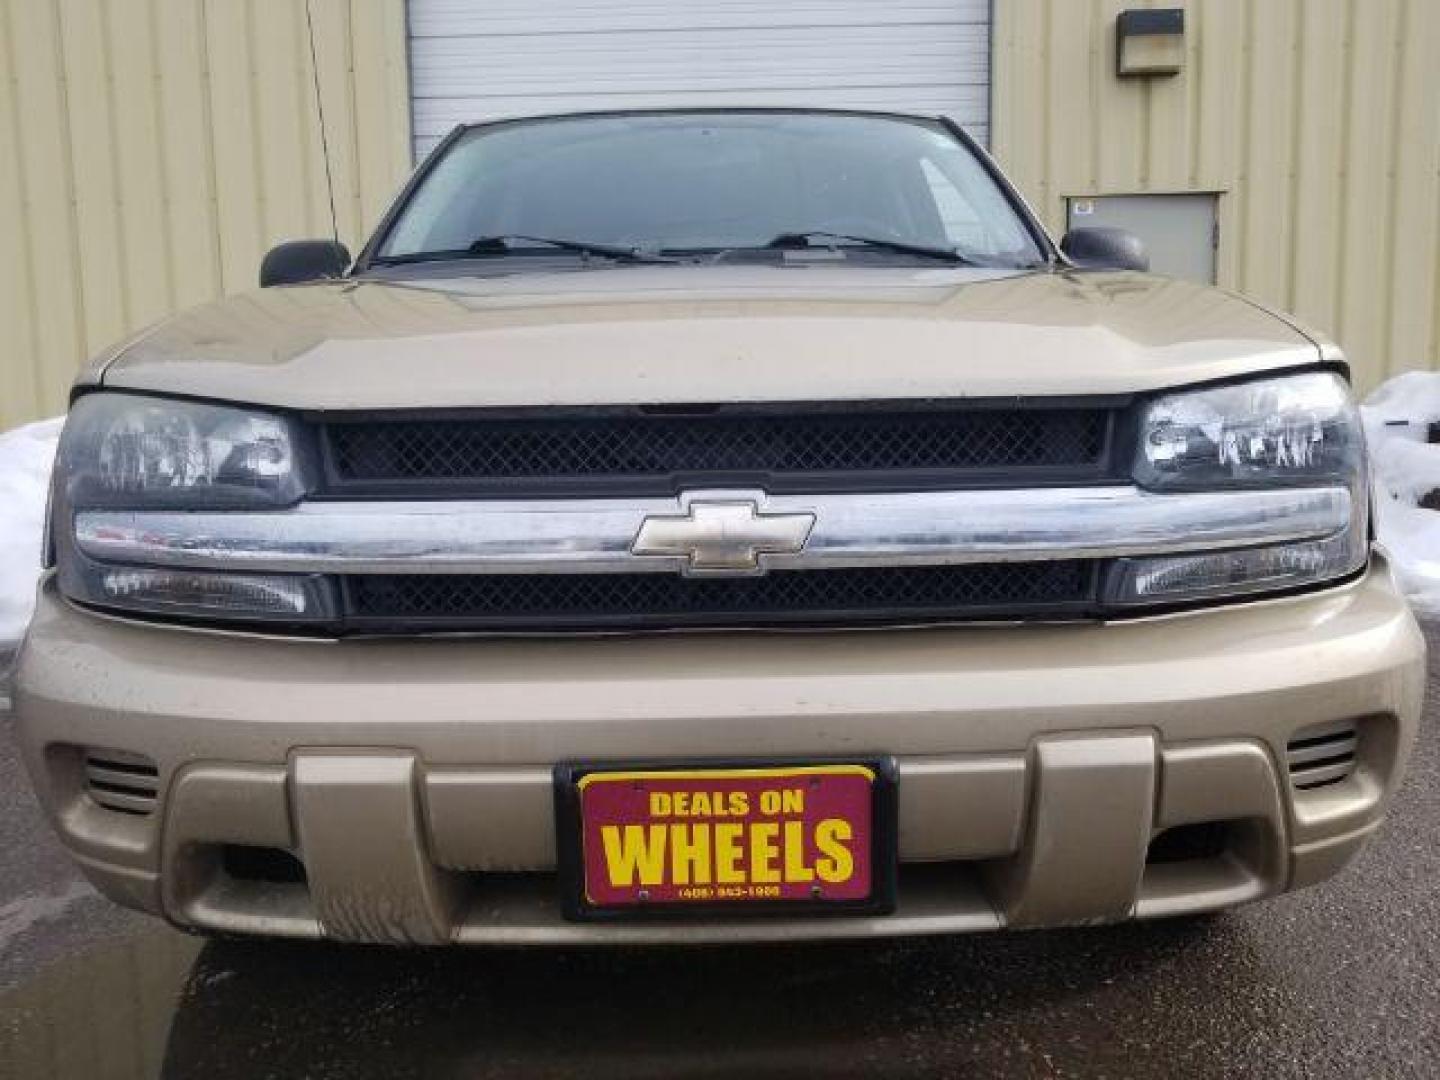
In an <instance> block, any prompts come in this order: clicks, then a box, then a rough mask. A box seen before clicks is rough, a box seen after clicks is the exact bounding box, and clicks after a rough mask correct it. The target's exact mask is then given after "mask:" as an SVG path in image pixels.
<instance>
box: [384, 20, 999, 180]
mask: <svg viewBox="0 0 1440 1080" xmlns="http://www.w3.org/2000/svg"><path fill="white" fill-rule="evenodd" d="M409 12H410V70H411V92H412V94H413V95H414V100H413V105H412V107H413V109H414V119H415V128H414V130H415V151H416V154H417V156H419V155H423V154H425V153H426V152H427V151H429V149H430V148H431V147H432V146H434V145H435V143H436V142H437V141H438V140H439V139H440V138H441V137H442V136H443V135H444V134H445V133H446V132H447V131H449V130H450V128H452V127H453V126H454V125H455V124H457V123H460V122H462V121H471V120H488V119H493V118H496V117H503V116H523V115H526V114H530V113H553V112H571V111H575V110H581V109H625V108H647V107H654V106H669V105H805V106H828V107H836V108H862V109H894V110H897V111H902V112H920V113H943V114H945V115H948V116H951V117H953V118H954V119H956V120H957V121H959V122H960V123H961V124H963V125H964V126H965V127H966V129H967V130H969V132H970V133H971V135H973V136H974V137H975V138H976V139H978V140H980V141H981V142H988V136H989V123H990V115H989V113H990V110H989V98H990V0H410V4H409Z"/></svg>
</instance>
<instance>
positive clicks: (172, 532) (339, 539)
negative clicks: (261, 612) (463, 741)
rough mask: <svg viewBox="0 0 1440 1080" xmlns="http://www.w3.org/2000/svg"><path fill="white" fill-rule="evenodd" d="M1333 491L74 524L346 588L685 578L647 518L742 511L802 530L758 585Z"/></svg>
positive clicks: (726, 499) (168, 557) (114, 551)
mask: <svg viewBox="0 0 1440 1080" xmlns="http://www.w3.org/2000/svg"><path fill="white" fill-rule="evenodd" d="M1350 501H1351V500H1350V492H1349V491H1348V490H1347V489H1345V488H1342V487H1326V488H1290V489H1278V490H1266V491H1227V492H1189V493H1184V494H1163V495H1162V494H1154V493H1150V492H1145V491H1141V490H1139V489H1137V488H1134V487H1130V486H1118V485H1117V486H1107V487H1077V488H1034V489H1025V490H998V491H985V490H974V491H936V492H908V493H892V494H868V493H845V494H833V495H803V496H802V495H766V494H765V493H763V492H757V491H728V490H727V491H693V492H687V493H685V494H683V495H681V496H679V497H677V498H673V499H660V498H638V499H594V500H562V499H557V500H534V501H517V500H493V501H465V502H459V501H455V502H448V501H436V502H419V501H414V502H308V503H301V504H300V505H298V506H296V507H294V508H293V509H290V510H283V511H274V512H259V513H256V512H197V513H180V512H171V511H147V512H123V511H108V510H105V511H102V510H91V511H84V512H82V513H80V514H78V515H77V516H76V522H75V535H76V542H77V544H78V546H79V548H80V550H81V551H82V552H83V553H84V554H85V555H87V556H89V557H90V558H92V559H97V560H101V561H105V562H115V563H128V564H141V565H150V566H166V567H189V568H208V569H223V570H265V571H271V572H295V573H344V574H395V573H402V574H403V573H415V574H451V573H453V574H475V573H484V574H496V573H517V574H521V573H523V574H535V573H587V574H595V573H636V572H646V571H654V572H667V571H668V572H686V571H687V570H688V569H689V562H688V561H687V559H686V558H685V557H684V556H683V555H678V554H640V553H637V552H636V551H635V545H636V540H637V537H638V536H639V535H640V532H641V529H642V526H644V524H645V522H646V519H647V518H649V519H652V520H653V519H655V518H656V517H662V518H664V517H673V516H677V515H685V514H687V513H691V512H692V508H693V507H694V506H695V505H697V504H702V505H703V504H711V503H716V504H727V503H742V504H743V503H748V504H750V505H751V506H753V507H754V512H755V514H757V515H759V517H760V518H761V519H764V518H766V517H770V516H781V515H813V518H814V525H813V527H812V528H811V529H810V531H809V535H808V537H807V538H806V539H805V541H804V544H803V547H801V548H800V550H798V551H781V552H764V551H761V552H759V553H757V555H756V570H757V572H764V571H765V570H769V569H831V568H840V567H859V566H943V565H956V564H963V563H982V562H984V563H994V562H1022V561H1024V562H1028V561H1037V560H1051V559H1090V558H1112V557H1119V556H1137V555H1164V554H1174V553H1179V552H1188V551H1213V550H1217V549H1224V548H1236V547H1249V546H1255V545H1260V544H1275V543H1286V542H1294V541H1301V540H1314V539H1321V538H1324V537H1327V536H1330V535H1333V534H1335V533H1337V532H1339V531H1341V530H1342V529H1344V528H1345V527H1346V526H1347V524H1348V523H1349V520H1350V512H1351V505H1350Z"/></svg>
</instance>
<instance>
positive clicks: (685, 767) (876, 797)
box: [553, 754, 899, 922]
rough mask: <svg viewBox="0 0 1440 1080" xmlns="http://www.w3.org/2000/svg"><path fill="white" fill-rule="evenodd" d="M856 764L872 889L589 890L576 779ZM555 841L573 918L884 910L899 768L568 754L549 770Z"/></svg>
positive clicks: (860, 757)
mask: <svg viewBox="0 0 1440 1080" xmlns="http://www.w3.org/2000/svg"><path fill="white" fill-rule="evenodd" d="M846 766H861V767H864V768H866V769H869V770H870V772H871V774H872V779H871V781H870V798H871V803H870V844H869V848H868V853H869V859H870V893H869V895H868V896H866V897H863V898H859V899H843V898H830V899H827V898H821V899H811V898H800V899H755V898H744V899H720V900H683V901H673V902H651V903H623V904H605V903H595V902H592V901H591V900H590V899H589V898H588V897H587V895H586V882H585V852H584V840H583V835H584V826H585V823H584V817H583V811H582V805H581V784H580V782H581V780H582V779H584V777H586V776H588V775H591V774H594V773H601V774H612V773H626V774H631V773H651V772H653V773H661V774H664V773H676V772H686V773H705V772H719V773H724V772H727V771H734V770H755V769H763V770H790V769H816V768H820V769H825V768H833V767H846ZM553 788H554V802H555V847H556V858H557V869H558V873H559V883H560V905H561V913H562V914H563V916H564V917H565V918H566V919H567V920H570V921H574V922H594V921H606V920H615V921H628V920H644V919H680V920H684V919H713V918H716V917H727V918H728V917H741V918H744V917H752V916H756V915H768V916H772V917H773V916H776V915H792V916H802V917H833V916H858V915H888V914H891V913H893V912H894V910H895V903H896V876H897V870H898V861H899V858H898V849H899V833H898V829H899V809H898V803H899V769H898V768H897V766H896V764H895V759H894V758H893V757H891V756H889V755H884V754H855V755H846V756H844V757H829V756H814V757H788V756H787V757H766V758H666V759H641V760H620V761H616V760H605V761H596V760H584V761H580V760H568V761H562V762H560V763H558V764H557V765H556V766H555V768H554V771H553Z"/></svg>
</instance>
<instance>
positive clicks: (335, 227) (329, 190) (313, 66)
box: [305, 0, 340, 244]
mask: <svg viewBox="0 0 1440 1080" xmlns="http://www.w3.org/2000/svg"><path fill="white" fill-rule="evenodd" d="M305 29H306V32H307V34H308V36H309V38H310V74H311V76H313V78H314V82H315V112H316V113H317V114H319V117H320V154H321V156H322V157H323V158H324V159H325V193H326V194H327V195H328V196H329V197H330V235H331V236H333V237H334V238H335V242H336V243H337V244H338V243H339V242H340V222H339V219H338V218H337V217H336V216H335V178H334V177H333V176H331V175H330V139H329V136H328V135H327V133H326V131H325V102H324V100H323V99H322V98H321V96H320V63H319V61H318V60H316V59H315V19H314V17H313V16H312V15H311V14H310V0H305Z"/></svg>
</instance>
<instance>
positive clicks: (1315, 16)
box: [993, 0, 1440, 388]
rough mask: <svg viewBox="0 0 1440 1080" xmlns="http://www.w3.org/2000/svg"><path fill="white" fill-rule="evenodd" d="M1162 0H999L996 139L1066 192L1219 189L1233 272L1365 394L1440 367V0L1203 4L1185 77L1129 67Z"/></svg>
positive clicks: (1016, 172)
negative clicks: (1343, 355)
mask: <svg viewBox="0 0 1440 1080" xmlns="http://www.w3.org/2000/svg"><path fill="white" fill-rule="evenodd" d="M1147 6H1153V7H1165V6H1178V0H1171V2H1170V3H1168V4H1167V3H1161V2H1153V0H995V45H994V48H995V55H994V73H995V74H994V77H995V86H994V113H993V120H994V131H995V134H994V149H995V152H996V154H997V156H998V158H999V159H1000V161H1001V162H1002V164H1004V165H1005V167H1006V168H1007V170H1008V171H1009V172H1010V174H1011V175H1012V176H1013V177H1014V178H1015V179H1016V181H1017V182H1018V183H1019V184H1020V186H1021V187H1022V188H1023V189H1024V191H1025V192H1026V194H1027V196H1028V197H1029V198H1031V199H1032V200H1033V201H1034V203H1035V206H1036V208H1037V209H1038V210H1039V211H1041V213H1042V214H1043V216H1044V217H1045V219H1046V221H1047V223H1048V224H1049V225H1050V227H1051V228H1054V229H1056V230H1060V229H1062V228H1063V225H1064V220H1065V202H1064V200H1065V198H1066V197H1073V196H1084V195H1104V194H1125V193H1136V192H1179V191H1213V192H1222V193H1223V194H1222V196H1221V198H1220V245H1219V250H1218V253H1217V254H1218V274H1219V280H1220V284H1221V285H1223V286H1226V287H1230V288H1234V289H1239V290H1241V291H1243V292H1246V293H1249V294H1251V295H1253V296H1255V297H1257V298H1259V299H1260V300H1262V301H1264V302H1266V303H1269V304H1272V305H1275V306H1278V307H1281V308H1284V309H1287V310H1291V311H1294V312H1296V313H1297V314H1298V315H1300V317H1301V318H1302V319H1304V320H1305V321H1306V322H1308V323H1310V324H1312V325H1314V326H1315V327H1317V328H1319V329H1321V330H1323V331H1325V332H1326V333H1328V334H1330V335H1331V336H1333V337H1335V338H1336V339H1337V340H1339V341H1340V343H1341V344H1342V345H1343V346H1344V347H1345V350H1346V352H1347V353H1348V355H1349V357H1350V360H1351V362H1352V364H1354V366H1355V369H1356V373H1357V376H1358V378H1359V381H1360V383H1361V385H1362V387H1367V388H1368V387H1370V386H1373V385H1374V384H1375V383H1376V382H1378V381H1380V380H1381V379H1383V378H1384V377H1385V376H1386V375H1387V374H1388V373H1391V372H1395V371H1400V370H1404V369H1407V368H1423V367H1432V368H1433V367H1440V59H1437V58H1440V2H1437V0H1188V2H1186V3H1184V5H1183V6H1184V7H1185V10H1186V19H1187V27H1186V37H1187V47H1188V56H1187V60H1186V64H1185V71H1184V73H1183V74H1180V75H1178V76H1173V77H1161V78H1153V79H1135V80H1122V79H1117V78H1116V76H1115V74H1114V71H1115V59H1114V57H1115V53H1114V48H1115V43H1114V33H1115V17H1116V15H1117V14H1118V13H1119V12H1120V11H1121V10H1123V9H1124V8H1127V7H1129V8H1133V7H1147Z"/></svg>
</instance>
